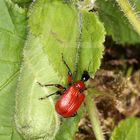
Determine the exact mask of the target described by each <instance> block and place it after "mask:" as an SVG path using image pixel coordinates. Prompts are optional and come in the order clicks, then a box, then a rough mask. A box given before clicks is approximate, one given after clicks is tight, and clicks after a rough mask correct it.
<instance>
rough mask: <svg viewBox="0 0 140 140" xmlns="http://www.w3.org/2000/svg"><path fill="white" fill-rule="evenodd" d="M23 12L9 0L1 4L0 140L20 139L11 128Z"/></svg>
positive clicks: (13, 127) (23, 19) (3, 0)
mask: <svg viewBox="0 0 140 140" xmlns="http://www.w3.org/2000/svg"><path fill="white" fill-rule="evenodd" d="M25 25H26V12H25V11H24V10H23V9H21V8H19V7H18V6H17V5H14V4H13V3H12V2H11V1H10V0H7V1H5V0H1V1H0V114H1V115H0V139H1V140H21V139H22V137H21V136H20V135H19V134H18V133H17V132H16V130H15V125H14V104H15V90H16V85H17V78H18V73H19V68H20V62H21V53H22V48H23V44H24V38H25Z"/></svg>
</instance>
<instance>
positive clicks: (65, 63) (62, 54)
mask: <svg viewBox="0 0 140 140" xmlns="http://www.w3.org/2000/svg"><path fill="white" fill-rule="evenodd" d="M61 55H62V61H63V63H64V64H65V66H66V67H67V69H68V71H69V72H71V70H70V67H69V66H68V64H67V63H66V61H65V60H64V56H63V53H61Z"/></svg>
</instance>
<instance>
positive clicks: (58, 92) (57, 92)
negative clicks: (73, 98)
mask: <svg viewBox="0 0 140 140" xmlns="http://www.w3.org/2000/svg"><path fill="white" fill-rule="evenodd" d="M56 94H58V95H62V92H61V91H56V92H54V93H52V94H50V95H47V96H44V97H41V98H39V99H40V100H44V99H46V98H48V97H50V96H52V95H56Z"/></svg>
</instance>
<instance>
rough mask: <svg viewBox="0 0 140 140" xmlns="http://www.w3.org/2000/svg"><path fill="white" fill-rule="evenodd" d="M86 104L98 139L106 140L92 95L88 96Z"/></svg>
mask: <svg viewBox="0 0 140 140" xmlns="http://www.w3.org/2000/svg"><path fill="white" fill-rule="evenodd" d="M85 103H86V107H87V111H88V114H89V118H90V121H91V124H92V129H93V131H94V134H95V136H96V139H97V140H105V139H104V136H103V132H102V129H101V126H100V121H99V117H98V111H97V108H96V105H95V104H94V102H93V100H92V98H91V96H90V95H87V96H86V100H85Z"/></svg>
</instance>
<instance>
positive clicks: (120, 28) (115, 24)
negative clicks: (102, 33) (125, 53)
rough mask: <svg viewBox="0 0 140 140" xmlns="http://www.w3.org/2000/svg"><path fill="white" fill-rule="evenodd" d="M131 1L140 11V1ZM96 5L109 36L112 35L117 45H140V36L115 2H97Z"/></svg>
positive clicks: (102, 0) (111, 0)
mask: <svg viewBox="0 0 140 140" xmlns="http://www.w3.org/2000/svg"><path fill="white" fill-rule="evenodd" d="M131 1H133V3H134V4H135V5H136V7H137V10H140V1H139V0H131ZM133 3H132V5H134V4H133ZM96 4H97V7H98V12H99V17H100V19H101V20H102V22H104V25H105V28H106V31H107V34H108V35H111V36H112V37H113V39H114V40H115V41H116V42H117V43H123V44H124V43H133V44H134V43H140V36H139V35H138V34H137V33H136V32H135V31H134V30H133V27H132V25H131V24H130V23H129V21H128V19H127V18H126V17H125V16H124V13H123V12H122V11H120V8H119V6H118V5H117V3H115V2H114V0H107V1H106V0H96Z"/></svg>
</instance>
